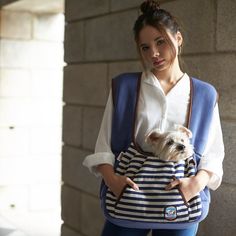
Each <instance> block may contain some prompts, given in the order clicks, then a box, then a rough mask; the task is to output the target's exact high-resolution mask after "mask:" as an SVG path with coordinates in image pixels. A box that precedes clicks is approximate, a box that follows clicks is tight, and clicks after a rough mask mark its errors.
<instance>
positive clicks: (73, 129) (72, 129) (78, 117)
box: [63, 105, 82, 147]
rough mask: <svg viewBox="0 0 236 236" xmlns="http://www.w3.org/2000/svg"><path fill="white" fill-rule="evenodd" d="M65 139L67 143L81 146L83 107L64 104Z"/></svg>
mask: <svg viewBox="0 0 236 236" xmlns="http://www.w3.org/2000/svg"><path fill="white" fill-rule="evenodd" d="M63 141H64V142H65V143H66V144H70V145H73V146H78V147H80V146H81V144H82V108H81V107H76V106H69V105H67V106H64V108H63Z"/></svg>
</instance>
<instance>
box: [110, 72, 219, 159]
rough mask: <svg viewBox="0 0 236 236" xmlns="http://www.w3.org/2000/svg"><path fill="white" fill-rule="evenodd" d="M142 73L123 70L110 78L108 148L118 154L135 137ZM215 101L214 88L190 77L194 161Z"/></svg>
mask: <svg viewBox="0 0 236 236" xmlns="http://www.w3.org/2000/svg"><path fill="white" fill-rule="evenodd" d="M140 83H141V73H126V74H121V75H119V76H117V77H115V78H114V79H113V80H112V93H113V104H114V112H113V120H112V134H111V149H112V151H113V153H114V154H115V155H116V156H117V155H118V154H119V153H120V152H121V151H125V150H127V148H128V147H129V145H130V143H131V141H133V140H134V137H133V135H134V123H135V118H136V112H137V104H138V97H139V92H140ZM216 101H217V92H216V90H215V88H214V87H213V86H212V85H210V84H208V83H205V82H203V81H200V80H198V79H195V78H191V95H190V108H189V117H188V122H187V126H188V128H189V129H190V130H191V131H192V134H193V136H192V144H193V146H194V148H195V152H196V154H197V160H198V161H199V158H200V156H201V155H202V154H203V152H204V149H205V146H206V143H207V139H208V134H209V128H210V124H211V120H212V116H213V110H214V107H215V104H216Z"/></svg>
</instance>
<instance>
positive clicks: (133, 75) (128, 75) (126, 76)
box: [112, 72, 142, 80]
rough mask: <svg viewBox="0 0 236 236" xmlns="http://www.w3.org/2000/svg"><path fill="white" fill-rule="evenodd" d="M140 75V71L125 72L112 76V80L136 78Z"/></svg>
mask: <svg viewBox="0 0 236 236" xmlns="http://www.w3.org/2000/svg"><path fill="white" fill-rule="evenodd" d="M141 75H142V72H125V73H121V74H118V75H116V76H114V77H113V78H112V80H127V79H138V78H139V77H140V76H141Z"/></svg>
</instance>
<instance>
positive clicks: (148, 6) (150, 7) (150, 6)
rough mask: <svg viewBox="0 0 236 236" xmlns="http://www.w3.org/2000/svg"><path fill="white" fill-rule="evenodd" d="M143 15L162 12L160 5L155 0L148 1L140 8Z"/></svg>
mask: <svg viewBox="0 0 236 236" xmlns="http://www.w3.org/2000/svg"><path fill="white" fill-rule="evenodd" d="M140 9H141V11H142V13H143V14H150V13H153V12H155V11H158V10H160V4H159V3H158V2H157V1H155V0H146V1H145V2H143V3H142V4H141V6H140Z"/></svg>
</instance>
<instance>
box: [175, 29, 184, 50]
mask: <svg viewBox="0 0 236 236" xmlns="http://www.w3.org/2000/svg"><path fill="white" fill-rule="evenodd" d="M176 40H177V42H178V46H179V47H180V46H182V44H183V36H182V34H181V33H180V32H179V31H178V32H177V33H176Z"/></svg>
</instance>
